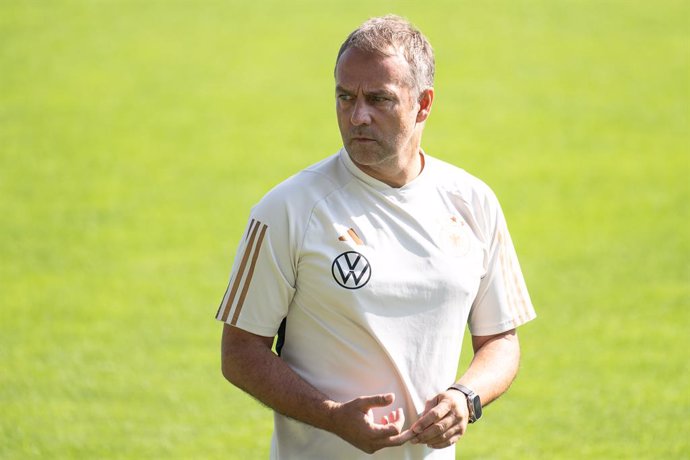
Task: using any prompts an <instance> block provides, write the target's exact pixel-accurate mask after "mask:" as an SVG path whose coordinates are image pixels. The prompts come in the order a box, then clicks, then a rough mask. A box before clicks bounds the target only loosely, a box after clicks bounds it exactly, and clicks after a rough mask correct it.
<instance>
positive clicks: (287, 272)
mask: <svg viewBox="0 0 690 460" xmlns="http://www.w3.org/2000/svg"><path fill="white" fill-rule="evenodd" d="M424 160H425V162H424V169H423V170H422V172H421V174H420V175H419V176H418V177H417V178H415V179H414V180H413V181H412V182H410V183H408V184H407V185H405V186H403V187H401V188H392V187H390V186H388V185H386V184H385V183H383V182H380V181H378V180H376V179H374V178H372V177H371V176H369V175H367V174H365V173H364V172H363V171H361V170H360V169H359V168H358V167H357V166H356V165H355V164H354V163H353V162H352V160H351V159H350V157H349V155H348V154H347V152H346V151H345V150H344V149H342V150H341V151H340V152H339V153H337V154H335V155H333V156H331V157H329V158H327V159H325V160H323V161H321V162H320V163H317V164H316V165H313V166H311V167H309V168H307V169H305V170H304V171H302V172H300V173H298V174H296V175H295V176H292V177H291V178H289V179H287V180H286V181H284V182H283V183H281V184H280V185H278V186H277V187H275V188H274V189H273V190H271V191H270V192H269V193H268V194H267V195H266V196H265V197H264V198H263V199H262V200H261V201H260V202H259V203H258V204H257V205H256V206H255V207H254V208H253V209H252V212H251V216H250V222H249V225H248V227H247V230H246V232H245V235H244V236H243V238H242V241H241V243H240V246H239V249H238V252H237V257H236V259H235V263H234V266H233V270H232V275H231V278H230V283H229V286H228V289H227V291H226V294H225V296H224V298H223V301H222V303H221V306H220V309H219V310H218V313H217V319H219V320H221V321H224V322H226V323H228V324H231V325H233V326H236V327H239V328H241V329H244V330H246V331H249V332H252V333H254V334H258V335H262V336H267V337H270V336H274V335H275V334H276V333H277V332H278V328H279V326H280V324H281V322H282V321H283V319H286V322H285V332H284V345H283V347H282V352H281V357H282V359H283V360H285V362H286V363H288V365H289V366H290V367H291V368H292V369H294V371H295V372H297V374H299V375H300V376H301V377H302V378H304V379H305V380H306V381H307V382H309V383H310V384H312V385H313V386H314V387H316V388H318V389H319V390H320V391H322V392H323V393H324V394H326V395H328V396H329V397H330V398H332V399H333V400H336V401H341V402H345V401H349V400H351V399H353V398H356V397H359V396H367V395H374V394H379V393H389V392H392V393H395V395H396V400H395V402H394V404H393V405H392V406H390V407H386V408H381V409H375V410H374V415H375V416H376V419H377V420H378V419H379V418H380V416H381V415H384V414H388V413H389V412H390V411H392V410H394V409H396V408H398V407H402V408H403V410H404V412H405V416H406V424H405V425H406V428H407V427H409V425H411V424H412V422H414V420H416V419H417V418H418V414H420V413H421V412H422V411H423V410H424V405H425V402H426V400H427V399H428V398H431V397H433V396H435V395H436V394H438V393H439V392H442V391H444V390H446V388H448V386H449V385H451V384H452V383H453V382H454V381H455V376H456V372H457V364H458V359H459V356H460V348H461V345H462V339H463V334H464V330H465V326H466V325H469V329H470V332H471V333H472V335H479V336H482V335H492V334H497V333H500V332H504V331H506V330H509V329H512V328H515V327H517V326H519V325H521V324H523V323H525V322H527V321H529V320H531V319H533V318H534V317H535V312H534V309H533V307H532V304H531V301H530V298H529V295H528V293H527V288H526V286H525V283H524V280H523V276H522V272H521V270H520V266H519V264H518V260H517V257H516V254H515V250H514V248H513V244H512V242H511V239H510V235H509V234H508V230H507V227H506V223H505V220H504V217H503V213H502V211H501V208H500V206H499V204H498V201H497V199H496V197H495V196H494V194H493V193H492V192H491V190H490V189H489V188H488V187H487V186H486V185H485V184H484V183H483V182H481V181H480V180H478V179H476V178H475V177H473V176H471V175H469V174H468V173H466V172H465V171H463V170H461V169H459V168H457V167H455V166H452V165H450V164H448V163H445V162H443V161H441V160H437V159H434V158H432V157H430V156H428V155H424ZM271 458H273V459H281V460H282V459H300V460H305V459H343V460H353V459H359V458H361V459H369V458H376V459H391V460H393V459H394V460H401V459H422V458H424V459H453V458H455V448H454V447H450V448H447V449H442V450H433V449H428V448H426V447H425V446H423V445H412V444H409V443H408V444H406V445H404V446H401V447H396V448H388V449H383V450H381V451H379V452H377V453H376V454H374V455H373V456H370V455H367V454H364V453H363V452H361V451H359V450H357V449H356V448H354V447H353V446H351V445H350V444H348V443H347V442H345V441H343V440H342V439H340V438H339V437H337V436H335V435H333V434H331V433H328V432H326V431H323V430H319V429H316V428H313V427H311V426H308V425H306V424H303V423H300V422H297V421H295V420H292V419H289V418H287V417H284V416H282V415H280V414H276V415H275V431H274V435H273V442H272V453H271Z"/></svg>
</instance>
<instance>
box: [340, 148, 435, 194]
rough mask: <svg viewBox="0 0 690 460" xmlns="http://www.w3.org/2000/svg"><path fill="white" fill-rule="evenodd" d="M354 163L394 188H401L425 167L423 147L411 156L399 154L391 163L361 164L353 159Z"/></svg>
mask: <svg viewBox="0 0 690 460" xmlns="http://www.w3.org/2000/svg"><path fill="white" fill-rule="evenodd" d="M353 163H355V165H356V166H357V167H358V168H359V169H361V170H362V171H364V172H365V173H366V174H368V175H370V176H371V177H373V178H374V179H377V180H380V181H381V182H383V183H384V184H387V185H389V186H391V187H393V188H400V187H402V186H404V185H407V184H408V183H410V182H412V181H413V180H414V179H415V178H416V177H417V176H419V174H421V172H422V169H424V156H423V155H422V153H421V149H420V148H417V149H416V151H415V153H414V154H412V155H409V156H398V157H396V158H395V159H394V160H392V161H391V162H390V163H389V162H386V163H381V164H377V165H361V164H359V163H357V162H355V161H354V160H353Z"/></svg>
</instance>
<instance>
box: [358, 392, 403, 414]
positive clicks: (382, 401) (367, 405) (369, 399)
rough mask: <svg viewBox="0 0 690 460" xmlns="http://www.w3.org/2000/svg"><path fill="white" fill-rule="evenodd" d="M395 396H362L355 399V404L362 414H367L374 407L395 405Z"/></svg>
mask: <svg viewBox="0 0 690 460" xmlns="http://www.w3.org/2000/svg"><path fill="white" fill-rule="evenodd" d="M393 401H395V395H394V394H393V393H386V394H380V395H373V396H362V397H361V398H357V399H355V400H354V401H353V402H354V403H355V405H356V406H357V407H359V408H360V409H361V410H362V412H367V411H368V410H369V409H371V408H372V407H386V406H390V405H391V404H393Z"/></svg>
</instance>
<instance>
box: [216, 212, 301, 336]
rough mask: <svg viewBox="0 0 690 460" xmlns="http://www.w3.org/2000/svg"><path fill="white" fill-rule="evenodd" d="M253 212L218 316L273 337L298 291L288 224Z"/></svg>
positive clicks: (219, 318)
mask: <svg viewBox="0 0 690 460" xmlns="http://www.w3.org/2000/svg"><path fill="white" fill-rule="evenodd" d="M252 214H253V215H252V217H251V218H250V221H249V224H248V225H247V230H246V231H245V234H244V236H243V238H242V240H241V241H240V245H239V248H238V250H237V255H236V257H235V261H234V264H233V268H232V273H231V275H230V282H229V284H228V287H227V289H226V291H225V295H224V296H223V301H222V302H221V304H220V307H219V309H218V312H217V313H216V319H217V320H219V321H223V322H225V323H227V324H230V325H232V326H236V327H239V328H240V329H244V330H246V331H249V332H251V333H254V334H257V335H261V336H265V337H271V336H274V335H275V334H276V332H277V331H278V327H279V326H280V323H281V321H282V320H283V318H285V316H286V315H287V311H288V306H289V304H290V302H291V300H292V297H293V295H294V292H295V289H294V285H295V275H294V270H293V269H292V267H293V266H294V264H293V263H292V260H291V252H292V251H291V250H290V247H289V238H288V237H287V235H286V233H287V228H286V226H282V225H280V222H279V221H276V220H275V219H274V218H271V217H269V216H268V215H265V214H264V215H262V214H261V213H255V212H253V213H252Z"/></svg>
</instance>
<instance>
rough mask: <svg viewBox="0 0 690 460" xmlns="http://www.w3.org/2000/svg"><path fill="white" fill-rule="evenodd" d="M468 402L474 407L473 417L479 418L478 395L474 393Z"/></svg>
mask: <svg viewBox="0 0 690 460" xmlns="http://www.w3.org/2000/svg"><path fill="white" fill-rule="evenodd" d="M470 403H471V404H472V408H473V409H474V411H473V412H474V419H475V420H479V417H481V416H482V403H481V401H480V400H479V396H478V395H475V396H474V397H473V398H472V400H471V401H470Z"/></svg>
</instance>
